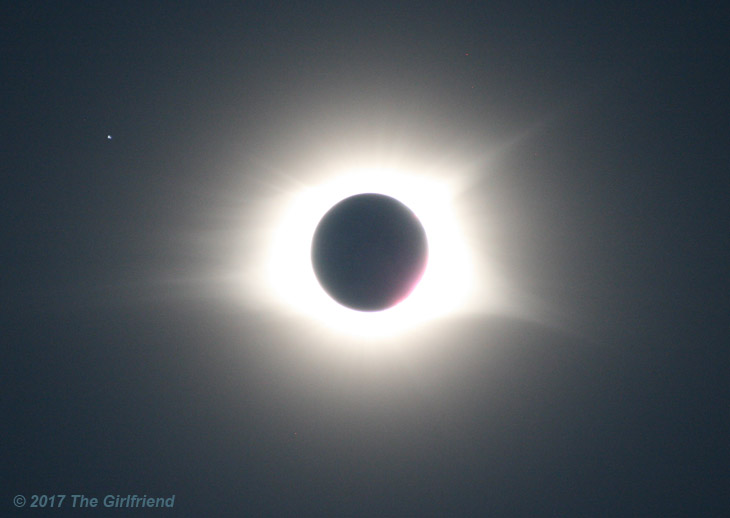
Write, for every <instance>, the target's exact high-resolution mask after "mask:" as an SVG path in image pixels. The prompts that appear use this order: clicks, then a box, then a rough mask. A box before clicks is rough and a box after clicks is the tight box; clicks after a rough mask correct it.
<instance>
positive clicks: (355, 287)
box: [312, 193, 428, 311]
mask: <svg viewBox="0 0 730 518" xmlns="http://www.w3.org/2000/svg"><path fill="white" fill-rule="evenodd" d="M427 259H428V241H427V239H426V232H425V231H424V229H423V226H422V225H421V222H420V221H419V220H418V218H417V217H416V215H415V214H414V213H413V212H412V211H411V210H410V209H409V208H408V207H406V206H405V205H404V204H403V203H401V202H400V201H398V200H396V199H395V198H391V197H390V196H385V195H383V194H373V193H367V194H357V195H355V196H350V197H349V198H345V199H344V200H342V201H340V202H339V203H337V204H336V205H335V206H334V207H332V208H331V209H330V210H329V211H328V212H327V213H326V214H325V215H324V216H323V217H322V220H321V221H320V222H319V224H318V225H317V228H316V230H315V232H314V236H313V238H312V267H313V269H314V273H315V275H316V276H317V280H318V281H319V284H320V285H321V286H322V288H323V289H324V291H326V292H327V294H328V295H329V296H330V297H332V298H333V299H334V300H335V301H337V302H338V303H339V304H341V305H343V306H346V307H348V308H351V309H354V310H357V311H381V310H384V309H388V308H390V307H392V306H394V305H396V304H398V303H399V302H401V301H403V300H404V299H405V298H407V297H408V295H409V294H410V293H411V292H412V291H413V289H414V288H415V287H416V285H417V284H418V281H419V280H420V279H421V276H422V275H423V273H424V271H425V269H426V263H427Z"/></svg>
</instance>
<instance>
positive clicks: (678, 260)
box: [0, 1, 730, 517]
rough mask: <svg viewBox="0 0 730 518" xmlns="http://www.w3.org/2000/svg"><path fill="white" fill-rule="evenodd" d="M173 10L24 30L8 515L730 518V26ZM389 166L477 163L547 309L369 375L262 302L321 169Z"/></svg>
mask: <svg viewBox="0 0 730 518" xmlns="http://www.w3.org/2000/svg"><path fill="white" fill-rule="evenodd" d="M51 4H52V5H51ZM149 4H152V3H150V2H139V3H136V2H115V3H105V2H69V3H63V2H51V3H48V2H17V3H16V5H15V6H13V7H7V6H6V7H3V10H2V14H1V15H0V19H2V29H1V30H0V53H1V54H0V55H1V58H2V59H1V62H2V72H3V73H2V75H3V81H2V87H1V88H2V90H1V91H2V96H1V99H2V101H0V104H1V106H2V140H1V142H2V144H1V145H0V153H1V155H0V156H1V160H0V163H1V164H2V165H1V167H2V170H3V175H2V178H1V179H0V195H1V196H2V215H3V248H2V253H1V255H0V258H1V259H0V264H1V265H2V271H3V274H2V300H1V306H0V310H1V321H2V324H1V327H0V344H1V345H2V355H3V356H2V362H0V365H2V367H1V368H0V373H1V374H0V383H2V391H1V394H2V412H3V416H2V428H1V429H0V430H1V431H0V436H1V437H2V441H0V444H2V446H1V447H0V448H1V451H2V459H3V462H2V465H1V466H2V471H1V472H0V475H1V476H2V478H0V480H2V486H3V491H2V501H0V509H2V510H3V511H1V512H0V514H3V515H5V514H8V515H11V514H12V515H18V516H20V515H23V514H25V513H31V514H34V515H41V514H42V513H44V511H39V510H37V509H35V510H33V509H23V510H16V509H15V508H14V506H13V497H14V496H15V495H18V494H20V495H24V496H25V497H27V498H28V499H29V502H30V499H31V496H32V495H34V494H35V495H41V494H46V495H51V494H67V495H71V494H86V495H88V496H94V497H103V496H105V495H107V494H121V495H126V494H138V495H143V494H147V495H150V496H165V497H167V496H170V495H173V494H174V495H176V500H175V507H174V509H173V511H172V512H174V514H175V515H180V516H203V515H214V516H248V515H251V516H399V517H400V516H489V515H492V516H627V515H629V516H718V515H723V514H726V513H728V512H729V511H730V508H729V507H728V502H729V501H730V449H729V446H728V439H727V438H728V436H730V416H729V415H728V397H729V396H730V382H729V381H728V374H727V373H728V368H729V367H730V355H729V353H728V344H730V340H728V338H729V337H728V309H730V308H729V306H730V304H728V302H729V301H728V274H727V266H728V263H729V260H730V257H728V255H729V254H728V251H729V250H730V239H729V237H728V236H730V233H729V230H730V228H728V227H729V225H728V222H729V221H730V218H729V217H728V216H729V214H728V208H727V205H728V203H727V200H728V196H729V195H730V189H729V188H728V187H729V185H730V183H729V181H728V165H729V164H730V160H729V158H730V157H729V156H728V155H729V154H730V152H729V151H728V150H729V149H730V145H729V144H730V142H729V139H728V136H729V131H730V130H729V128H730V126H729V125H728V122H729V118H730V117H729V115H730V107H729V106H728V101H727V92H728V91H730V81H729V80H728V79H729V75H730V73H729V70H728V66H729V65H728V63H730V59H729V58H730V56H728V50H727V45H726V43H725V37H726V34H727V31H728V21H729V20H728V16H727V13H726V12H722V11H721V10H720V8H719V7H714V6H713V5H711V4H710V3H707V4H704V3H697V4H687V5H684V6H681V7H677V6H674V5H672V6H670V5H666V4H658V3H657V4H656V5H642V6H637V5H635V4H636V2H625V3H619V2H600V3H595V2H594V3H592V4H591V5H588V4H586V3H573V2H514V1H511V2H489V3H476V2H444V3H443V4H437V3H435V2H414V3H410V4H408V3H399V2H357V3H352V4H350V3H347V2H332V3H330V4H327V3H324V2H309V3H292V4H291V5H283V4H282V5H279V6H272V5H269V4H271V2H261V3H260V4H257V3H254V2H242V3H236V2H230V3H229V2H213V3H212V4H213V5H204V4H210V2H206V3H203V2H199V3H195V2H170V3H160V4H156V5H149ZM594 4H595V5H594ZM109 136H110V137H111V138H109ZM384 150H385V152H387V153H394V154H399V155H403V156H407V155H408V154H409V153H411V154H414V153H415V154H417V155H420V156H417V157H415V158H414V160H415V161H416V162H418V161H425V162H429V161H431V160H432V159H435V160H437V161H438V160H442V161H443V162H444V163H457V164H464V163H469V164H471V166H470V169H469V175H470V178H471V179H472V183H471V184H470V186H469V189H468V190H467V191H466V192H464V193H462V194H461V195H460V197H459V198H458V199H457V201H458V204H457V208H458V210H459V211H460V213H461V214H462V215H463V216H464V218H465V220H464V221H465V225H467V226H468V227H469V229H470V232H469V238H470V243H471V247H472V248H471V249H472V251H473V252H474V260H475V262H476V265H477V269H479V268H480V267H481V265H482V262H483V261H486V260H487V259H488V261H489V263H490V264H491V265H493V266H495V268H496V271H499V272H501V274H502V275H503V277H504V281H505V283H506V284H507V285H509V286H510V287H511V290H512V293H513V294H515V296H516V297H517V299H518V300H522V301H531V302H530V303H529V304H528V302H524V305H525V306H524V308H523V309H524V311H522V312H520V311H516V312H508V311H487V310H480V307H479V305H478V304H476V305H472V307H470V310H469V311H462V312H456V313H455V314H452V315H450V317H449V318H448V319H446V320H444V321H440V322H439V323H438V325H436V324H434V325H432V327H431V328H420V329H416V330H415V331H413V333H412V334H411V335H409V336H408V348H407V351H408V352H407V354H400V355H393V356H392V357H389V359H384V358H380V359H379V360H377V361H364V360H362V358H361V357H357V355H355V356H350V353H348V352H347V351H348V349H347V347H348V345H349V344H350V342H351V341H352V338H351V337H347V336H345V335H338V334H336V333H334V332H332V333H327V332H320V331H319V330H315V327H314V326H313V324H312V325H309V323H308V322H307V321H306V319H302V318H301V317H294V316H292V315H290V314H289V313H287V312H286V311H284V310H283V308H279V307H277V306H276V304H270V303H268V302H266V300H268V299H269V298H270V297H269V294H268V293H265V290H262V289H260V288H257V289H253V288H251V289H248V290H246V289H244V293H243V294H242V295H241V296H240V297H239V298H238V301H236V300H235V297H230V292H231V291H233V290H235V289H236V288H235V287H231V286H228V287H226V282H227V277H225V276H223V275H217V274H219V273H220V272H221V271H222V269H223V268H224V266H230V262H231V260H232V258H236V257H241V258H242V259H241V260H242V262H243V263H245V264H243V266H242V268H243V269H242V272H243V271H245V274H244V273H242V274H241V275H243V276H244V277H246V279H249V280H251V279H253V280H255V279H257V278H258V277H260V276H263V275H264V274H263V272H260V271H258V270H256V267H255V265H256V264H258V263H255V262H254V261H253V260H251V259H250V258H251V257H253V256H258V255H261V254H262V249H263V248H264V247H265V243H267V242H268V241H267V239H268V236H269V234H270V233H271V232H272V229H273V228H274V226H275V224H276V222H275V221H272V220H271V217H272V214H274V213H276V210H274V209H275V208H276V209H280V208H281V207H280V206H279V205H276V203H278V202H276V203H275V202H274V201H273V200H279V199H280V198H277V196H281V195H282V194H283V195H285V196H286V195H288V194H292V193H295V191H296V190H297V189H301V188H303V186H306V185H308V182H310V181H311V179H312V176H311V171H312V170H313V169H316V167H317V164H318V162H317V160H318V158H317V157H319V158H321V157H327V156H328V154H329V153H332V154H333V155H336V156H338V157H341V156H347V155H348V153H349V154H352V155H356V156H359V157H362V156H368V154H369V153H373V154H377V153H381V152H384ZM416 173H417V172H416ZM443 174H444V175H449V174H452V173H450V172H449V170H448V169H446V170H444V171H443ZM453 174H455V175H456V174H457V172H456V171H454V172H453ZM237 254H240V256H239V255H237ZM231 282H233V281H231ZM247 282H248V281H247ZM253 285H256V286H260V284H256V283H255V282H253V281H251V284H246V283H243V284H242V286H253ZM478 290H483V291H482V292H479V291H478ZM486 290H487V288H486V287H485V286H484V285H479V286H477V294H476V300H480V298H481V297H483V298H484V300H486V299H489V297H491V296H493V294H490V293H488V292H487V291H486ZM530 304H532V305H530ZM528 306H529V309H528ZM534 307H539V308H541V309H540V311H539V312H538V311H536V310H535V311H533V309H532V308H534ZM538 313H539V314H538ZM316 329H319V328H316ZM339 345H341V346H342V348H341V349H338V346H339ZM400 345H403V344H402V343H401V344H400ZM380 347H382V344H380ZM68 505H69V502H68V501H67V502H66V507H65V508H64V509H53V510H46V511H45V513H47V515H48V516H65V515H75V514H74V510H73V509H70V508H69V507H68ZM127 511H128V512H127ZM153 511H154V512H153ZM90 512H91V511H90ZM120 512H121V513H123V514H125V515H129V516H136V515H140V516H146V515H147V514H155V515H157V514H158V513H161V512H164V511H162V510H152V511H150V510H148V511H147V513H145V511H144V510H139V509H137V510H105V509H97V510H95V511H93V513H95V514H97V513H98V514H99V515H106V514H107V513H110V514H113V515H114V516H119V515H120V514H119V513H120ZM44 515H45V514H44Z"/></svg>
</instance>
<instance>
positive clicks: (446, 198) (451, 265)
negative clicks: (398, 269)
mask: <svg viewBox="0 0 730 518" xmlns="http://www.w3.org/2000/svg"><path fill="white" fill-rule="evenodd" d="M454 187H455V186H454V185H453V184H450V183H449V182H447V181H444V180H439V179H438V178H435V177H433V176H427V175H422V174H421V175H419V174H414V173H410V172H404V171H401V170H396V169H391V168H383V167H376V168H373V167H368V168H359V169H356V170H349V171H343V172H341V173H338V174H335V175H333V176H332V177H331V178H330V179H329V180H324V181H321V182H319V183H318V184H316V185H312V186H309V187H306V188H303V189H302V190H301V191H300V192H297V193H294V195H293V196H292V197H291V199H289V200H288V201H287V202H286V203H284V204H283V206H282V210H281V212H280V213H279V215H278V217H277V219H278V224H277V225H276V228H275V229H274V231H273V234H272V239H271V241H270V243H269V246H268V252H267V253H266V254H265V255H266V265H265V271H266V275H265V282H266V284H267V285H268V288H269V292H270V293H271V294H272V295H273V297H274V298H275V300H276V302H277V305H280V307H281V308H282V309H284V310H286V311H288V312H290V313H293V314H297V315H299V316H302V317H306V318H309V319H311V320H312V321H313V322H315V323H317V324H319V325H320V326H323V327H324V328H327V329H330V330H332V331H336V332H339V333H345V334H347V335H350V336H352V337H357V338H380V337H392V336H394V335H396V334H399V333H402V332H404V331H407V330H410V329H413V328H414V327H416V326H418V325H419V324H421V323H424V322H427V321H432V320H434V319H438V318H441V317H447V316H449V315H453V314H455V313H457V312H459V311H460V310H461V309H462V308H464V306H465V304H466V303H467V301H468V299H469V296H470V295H471V291H472V287H473V285H474V270H473V267H472V264H471V260H470V257H469V253H468V247H467V245H466V240H465V238H464V233H463V231H462V229H461V227H460V225H459V222H458V218H457V217H456V212H455V210H454V207H453V205H452V200H453V195H454V190H455V188H454ZM364 192H372V193H380V194H385V195H388V196H391V197H393V198H396V199H398V200H400V201H401V202H403V203H404V204H405V205H406V206H408V207H409V208H410V209H411V210H412V211H413V212H414V213H415V214H416V216H417V217H418V218H419V220H420V221H421V223H422V224H423V227H424V229H425V231H426V235H427V237H428V242H429V257H428V266H427V268H426V272H425V273H424V275H423V278H422V279H421V281H420V283H419V284H418V286H417V287H416V288H415V289H414V291H413V292H412V293H411V295H410V296H409V297H408V298H407V299H406V300H404V301H403V302H402V303H400V304H398V305H397V306H395V307H393V308H390V309H388V310H385V311H381V312H375V313H365V312H359V311H354V310H351V309H348V308H345V307H343V306H341V305H339V304H338V303H337V302H335V301H334V300H332V299H331V298H330V297H329V296H328V295H327V294H326V293H325V292H324V290H323V289H322V288H321V287H320V285H319V284H318V282H317V279H316V277H315V275H314V271H313V269H312V265H311V260H310V247H311V240H312V235H313V234H314V230H315V228H316V227H317V224H318V223H319V221H320V219H321V218H322V216H323V215H324V214H325V213H326V212H327V211H328V210H329V209H330V208H331V207H332V206H333V205H335V204H336V203H337V202H339V201H341V200H342V199H344V198H346V197H348V196H351V195H354V194H360V193H364Z"/></svg>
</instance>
